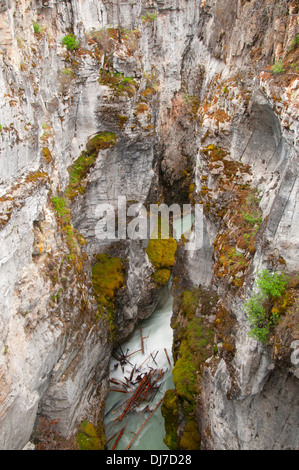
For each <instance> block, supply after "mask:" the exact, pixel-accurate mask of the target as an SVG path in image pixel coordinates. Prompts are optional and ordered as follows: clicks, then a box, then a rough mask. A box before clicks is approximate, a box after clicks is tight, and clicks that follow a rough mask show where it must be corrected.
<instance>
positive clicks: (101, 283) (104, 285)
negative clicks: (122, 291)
mask: <svg viewBox="0 0 299 470" xmlns="http://www.w3.org/2000/svg"><path fill="white" fill-rule="evenodd" d="M91 271H92V283H93V289H94V293H95V297H96V299H97V302H98V303H99V304H101V305H104V306H107V307H111V306H113V298H114V295H115V293H116V291H117V290H118V289H119V288H120V287H121V286H122V285H123V283H124V279H123V265H122V262H121V260H120V258H113V257H111V256H109V255H106V254H98V255H97V257H96V263H95V264H94V265H93V266H92V270H91Z"/></svg>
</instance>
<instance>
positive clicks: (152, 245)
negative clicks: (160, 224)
mask: <svg viewBox="0 0 299 470" xmlns="http://www.w3.org/2000/svg"><path fill="white" fill-rule="evenodd" d="M176 249H177V242H176V240H174V238H172V237H169V238H168V239H165V240H163V239H160V238H157V239H150V240H149V243H148V246H147V249H146V253H147V255H148V257H149V259H150V261H151V263H152V264H153V266H154V267H155V268H156V269H162V268H171V267H173V265H174V260H175V252H176Z"/></svg>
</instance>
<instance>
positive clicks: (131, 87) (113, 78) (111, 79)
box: [99, 70, 138, 98]
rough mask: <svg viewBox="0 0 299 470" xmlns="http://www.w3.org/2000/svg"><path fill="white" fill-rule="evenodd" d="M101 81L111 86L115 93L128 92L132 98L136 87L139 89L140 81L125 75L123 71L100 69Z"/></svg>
mask: <svg viewBox="0 0 299 470" xmlns="http://www.w3.org/2000/svg"><path fill="white" fill-rule="evenodd" d="M99 83H100V84H102V85H107V86H109V87H110V88H111V89H112V90H113V91H114V93H115V95H119V94H121V93H123V92H126V93H127V94H128V96H129V97H130V98H132V97H133V96H134V95H135V93H136V89H138V83H137V82H136V80H134V79H133V78H132V77H125V76H124V75H123V74H122V73H118V72H111V71H108V70H100V78H99Z"/></svg>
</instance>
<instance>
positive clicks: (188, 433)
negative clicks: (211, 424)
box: [180, 419, 201, 450]
mask: <svg viewBox="0 0 299 470" xmlns="http://www.w3.org/2000/svg"><path fill="white" fill-rule="evenodd" d="M200 441H201V439H200V434H199V430H198V424H197V422H196V421H195V419H189V420H188V421H187V424H186V426H185V430H184V434H183V436H182V438H181V440H180V449H182V450H200Z"/></svg>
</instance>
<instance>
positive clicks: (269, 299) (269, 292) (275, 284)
mask: <svg viewBox="0 0 299 470" xmlns="http://www.w3.org/2000/svg"><path fill="white" fill-rule="evenodd" d="M287 284H288V278H287V276H286V275H285V274H284V273H273V274H271V273H269V271H267V270H266V269H264V270H263V271H261V272H260V273H259V274H258V276H257V281H256V286H257V288H258V290H256V291H255V292H254V294H253V295H252V297H251V298H250V299H249V300H248V302H246V304H245V308H244V311H245V313H246V314H247V318H248V321H249V323H250V332H249V336H251V337H252V338H255V339H256V340H257V341H260V342H261V343H264V344H268V343H269V334H270V330H271V328H273V327H275V326H276V325H277V322H278V318H279V316H278V314H277V312H276V311H275V310H273V309H272V307H273V303H274V301H275V300H276V299H278V298H280V297H281V296H282V295H283V294H284V292H285V289H286V286H287Z"/></svg>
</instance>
